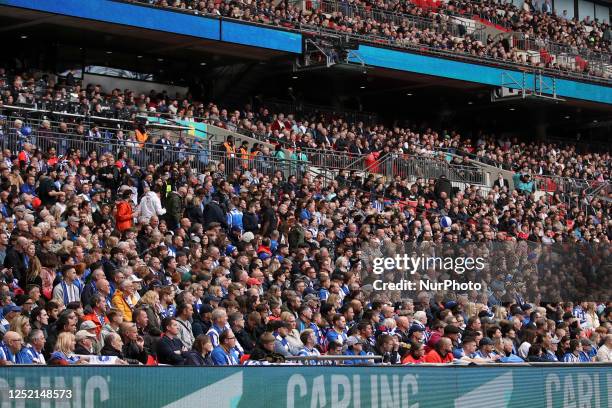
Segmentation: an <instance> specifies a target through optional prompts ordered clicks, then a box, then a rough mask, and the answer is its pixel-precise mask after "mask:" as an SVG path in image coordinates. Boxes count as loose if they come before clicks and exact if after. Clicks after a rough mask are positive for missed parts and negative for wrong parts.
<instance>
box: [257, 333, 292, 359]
mask: <svg viewBox="0 0 612 408" xmlns="http://www.w3.org/2000/svg"><path fill="white" fill-rule="evenodd" d="M275 343H276V338H275V337H274V335H273V334H272V333H270V332H264V333H263V334H262V335H261V336H260V337H259V340H258V342H257V346H255V349H254V350H253V352H252V353H251V354H250V356H249V360H251V361H258V362H262V363H264V362H265V363H268V364H269V363H283V362H285V356H284V355H282V354H279V353H277V352H275V351H274V350H275Z"/></svg>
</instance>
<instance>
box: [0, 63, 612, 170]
mask: <svg viewBox="0 0 612 408" xmlns="http://www.w3.org/2000/svg"><path fill="white" fill-rule="evenodd" d="M0 104H2V105H8V106H13V105H17V106H38V107H39V108H41V109H43V110H49V111H56V112H69V113H76V114H79V115H90V116H98V117H111V118H116V119H128V120H133V119H134V118H135V117H136V115H149V116H160V117H162V118H166V119H175V120H182V121H187V122H202V123H206V124H210V125H215V126H218V127H221V128H225V129H228V130H231V131H239V132H240V133H242V134H245V135H247V136H250V137H253V138H255V139H258V140H261V141H262V142H271V143H274V144H280V145H281V146H283V147H285V148H288V149H290V151H292V152H295V154H294V155H292V156H291V157H293V158H296V159H298V160H306V159H310V160H316V156H317V155H316V153H315V154H312V152H321V151H323V152H343V153H346V154H348V155H350V156H353V157H357V156H360V155H368V156H369V162H372V161H375V160H376V159H378V158H379V157H380V156H384V155H385V154H388V153H393V154H397V155H400V156H401V155H417V156H426V157H434V158H438V159H439V160H445V161H447V162H451V163H455V164H462V165H469V161H470V160H476V161H480V162H484V163H486V164H489V165H493V166H496V167H499V168H501V169H505V170H513V171H521V172H522V173H523V174H527V173H528V174H530V175H531V177H537V176H558V177H566V178H573V179H580V180H587V181H590V182H603V181H608V180H610V178H611V173H610V169H611V166H610V153H609V152H607V151H603V152H597V151H578V150H577V148H576V144H572V143H567V144H558V143H546V142H542V141H534V140H519V139H517V138H513V139H512V140H511V139H509V138H500V137H497V136H496V135H495V134H487V133H484V132H479V133H476V134H471V135H462V134H461V133H460V132H458V131H456V130H453V129H443V128H442V129H435V128H432V127H429V126H428V125H425V126H420V125H409V126H405V125H401V124H400V123H398V124H395V125H394V126H385V125H383V124H370V125H364V123H363V122H350V121H347V120H346V119H344V118H343V117H342V116H341V115H328V114H318V113H312V114H302V115H299V114H297V113H295V112H273V111H272V110H271V109H269V108H267V107H266V106H265V105H261V106H259V107H256V108H253V107H252V106H251V105H245V106H244V107H242V109H229V108H226V107H223V106H218V105H217V104H215V103H214V102H210V103H202V102H197V101H194V100H191V99H188V98H185V97H180V96H179V95H175V96H174V97H173V96H170V95H168V94H167V93H165V92H162V93H156V92H154V91H151V92H150V93H149V94H148V95H145V94H137V93H135V92H133V91H130V90H128V89H126V90H120V89H113V90H111V91H109V92H105V91H104V90H103V89H102V88H101V87H100V86H99V85H97V86H96V85H93V84H89V85H88V86H87V87H83V86H82V85H81V84H80V83H79V82H78V81H77V80H75V79H74V77H69V78H68V79H58V78H54V76H49V75H46V74H42V73H33V72H30V73H11V74H9V73H7V72H6V70H5V69H4V68H1V67H0ZM54 119H55V120H56V121H57V122H58V123H51V122H49V121H47V122H44V123H41V124H38V123H37V124H36V126H37V127H38V128H35V129H33V130H34V132H35V133H37V134H41V135H45V134H47V133H48V132H59V133H62V134H65V135H66V138H68V139H69V138H71V137H73V135H75V136H74V137H82V138H89V139H91V140H102V139H112V140H114V141H115V142H121V143H125V144H126V146H136V145H138V144H140V143H144V142H151V141H152V140H146V139H143V137H144V136H145V134H146V132H144V131H141V132H133V131H129V130H134V129H125V131H123V130H122V131H120V132H118V131H117V130H116V129H102V128H101V127H98V126H94V127H93V128H92V129H87V128H86V127H85V126H84V125H83V124H82V123H80V122H79V120H78V118H76V119H75V118H72V119H70V120H69V118H68V119H67V118H65V117H57V118H54ZM11 125H13V124H11ZM19 126H22V127H27V123H21V124H20V125H19ZM141 130H143V129H141ZM15 132H16V130H13V131H12V133H15ZM166 142H167V143H170V141H167V140H166V141H164V143H166ZM177 143H178V145H177V146H175V147H179V148H184V147H193V148H195V149H200V148H201V146H199V145H189V144H188V143H187V141H186V140H184V139H180V140H179V141H178V142H177ZM65 146H67V144H64V147H65ZM240 148H241V146H236V149H237V150H238V149H240ZM255 150H257V152H256V151H255ZM59 153H60V154H64V153H65V152H64V151H60V152H59ZM248 153H249V154H262V155H265V156H275V155H280V156H281V157H282V158H285V154H284V153H283V152H282V151H281V152H279V153H277V152H275V151H271V150H270V149H269V148H266V147H263V144H262V145H257V146H252V148H251V149H250V151H249V152H248ZM457 156H464V158H463V159H461V158H459V157H457ZM287 158H289V157H287Z"/></svg>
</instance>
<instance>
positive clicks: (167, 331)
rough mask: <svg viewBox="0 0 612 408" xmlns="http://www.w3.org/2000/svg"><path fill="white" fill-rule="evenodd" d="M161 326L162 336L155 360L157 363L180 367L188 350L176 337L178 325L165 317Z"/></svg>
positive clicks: (172, 319) (170, 318)
mask: <svg viewBox="0 0 612 408" xmlns="http://www.w3.org/2000/svg"><path fill="white" fill-rule="evenodd" d="M161 324H162V330H163V331H164V335H163V336H162V338H161V339H160V341H159V342H158V343H157V359H158V361H159V363H160V364H168V365H182V364H183V363H184V361H185V355H186V354H187V351H188V350H187V348H186V347H185V346H184V345H183V342H182V341H181V340H180V339H179V338H178V337H177V336H178V334H179V324H178V323H177V322H176V320H175V319H174V318H172V317H166V318H165V319H164V320H163V321H162V323H161Z"/></svg>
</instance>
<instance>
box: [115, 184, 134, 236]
mask: <svg viewBox="0 0 612 408" xmlns="http://www.w3.org/2000/svg"><path fill="white" fill-rule="evenodd" d="M131 196H132V190H129V189H128V190H125V191H124V192H123V193H121V200H120V201H118V202H117V204H116V210H115V222H116V225H117V230H118V231H119V232H124V231H126V230H128V229H130V228H132V223H133V222H134V211H133V210H132V201H131Z"/></svg>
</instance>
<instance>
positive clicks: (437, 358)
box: [423, 350, 454, 364]
mask: <svg viewBox="0 0 612 408" xmlns="http://www.w3.org/2000/svg"><path fill="white" fill-rule="evenodd" d="M453 358H454V357H453V353H448V354H447V355H446V356H444V358H442V356H441V355H440V354H438V352H437V351H436V350H431V351H430V352H429V353H427V354H425V358H424V359H423V362H424V363H438V364H445V363H452V362H453Z"/></svg>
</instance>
